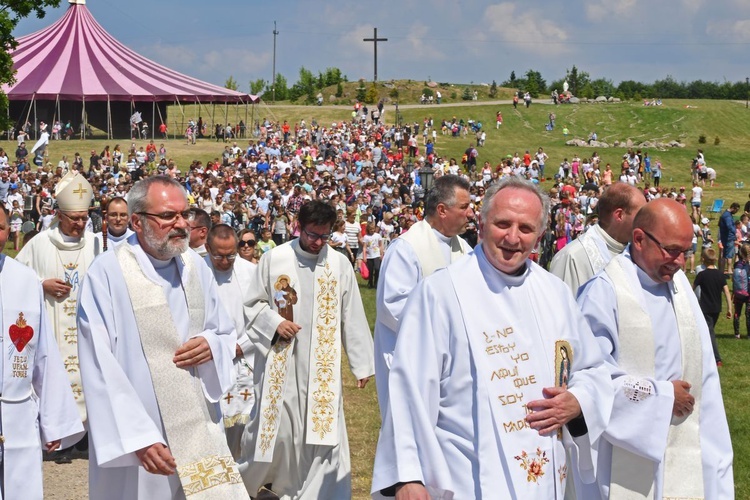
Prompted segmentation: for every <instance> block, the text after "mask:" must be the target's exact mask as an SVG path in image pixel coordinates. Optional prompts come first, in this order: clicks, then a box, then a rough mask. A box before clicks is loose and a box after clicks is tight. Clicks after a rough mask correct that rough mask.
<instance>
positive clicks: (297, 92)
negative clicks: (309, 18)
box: [224, 66, 348, 102]
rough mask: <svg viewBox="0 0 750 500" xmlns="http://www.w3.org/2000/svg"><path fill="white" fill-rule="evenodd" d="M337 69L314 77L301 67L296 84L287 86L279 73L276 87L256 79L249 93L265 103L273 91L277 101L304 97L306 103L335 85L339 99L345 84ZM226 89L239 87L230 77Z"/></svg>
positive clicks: (328, 70)
mask: <svg viewBox="0 0 750 500" xmlns="http://www.w3.org/2000/svg"><path fill="white" fill-rule="evenodd" d="M347 81H348V80H347V78H346V75H344V74H343V73H342V72H341V70H340V69H339V68H326V70H325V71H323V72H318V75H317V76H316V75H314V74H313V72H312V71H310V70H309V69H307V68H305V67H304V66H302V67H301V68H300V70H299V79H298V80H297V83H295V84H294V85H292V86H291V87H290V86H289V83H288V82H287V79H286V77H284V75H282V74H281V73H277V74H276V85H275V86H272V85H271V82H270V81H269V80H265V79H263V78H258V79H257V80H253V81H251V82H250V93H251V94H253V95H258V94H263V95H264V96H265V99H266V100H267V101H269V100H271V95H272V94H273V92H274V90H275V92H276V100H277V101H286V100H287V99H288V100H290V101H296V100H298V99H299V98H300V97H305V99H306V101H308V102H312V101H314V100H315V96H316V95H317V94H318V92H320V91H321V90H322V89H324V88H325V87H330V86H331V85H336V86H337V87H338V90H337V96H338V97H341V94H342V93H343V88H342V83H344V82H347ZM224 86H225V87H226V88H228V89H232V90H238V87H239V85H238V84H237V82H236V81H235V79H234V78H233V77H232V76H230V77H229V79H227V81H226V82H225V83H224Z"/></svg>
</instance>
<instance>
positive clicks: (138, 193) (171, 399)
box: [78, 176, 247, 499]
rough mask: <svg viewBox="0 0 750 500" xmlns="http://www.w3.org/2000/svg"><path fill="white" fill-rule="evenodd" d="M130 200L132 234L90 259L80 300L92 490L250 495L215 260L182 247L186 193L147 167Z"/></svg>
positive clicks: (127, 495) (95, 495) (135, 494)
mask: <svg viewBox="0 0 750 500" xmlns="http://www.w3.org/2000/svg"><path fill="white" fill-rule="evenodd" d="M128 210H129V213H130V222H131V225H132V226H133V229H134V231H135V234H134V235H133V236H131V237H130V238H128V239H127V241H125V242H124V243H122V244H121V245H119V246H118V247H117V248H116V249H115V250H114V251H111V252H107V253H105V254H102V255H101V256H100V257H99V258H98V259H97V260H96V262H95V263H94V264H93V265H92V266H91V269H90V273H89V274H88V275H87V276H86V280H85V281H84V284H83V287H82V289H81V299H80V305H79V308H78V327H79V330H80V340H79V347H78V349H79V353H80V358H81V373H82V375H83V388H84V392H85V394H86V396H87V398H88V400H87V409H88V413H89V416H90V418H89V432H90V433H91V441H92V446H91V453H90V458H89V496H90V498H92V499H104V498H106V499H111V498H119V499H143V498H184V497H185V495H186V494H187V493H197V492H201V491H204V490H207V489H210V491H209V492H206V493H205V496H206V497H207V498H208V497H211V498H231V499H240V498H247V492H246V490H245V488H244V486H243V485H242V480H241V478H240V475H239V472H238V470H237V466H236V464H235V463H234V460H233V459H232V456H231V454H230V451H229V448H228V447H227V443H226V439H225V437H224V432H223V422H222V419H221V411H220V409H219V407H218V406H219V405H218V401H219V398H221V397H222V396H223V395H224V394H225V393H226V391H227V390H228V389H229V388H230V387H231V386H232V383H233V382H234V378H233V372H232V359H233V358H234V354H235V346H236V343H237V337H236V334H235V329H234V325H233V324H232V321H231V319H230V318H229V317H228V316H227V314H226V313H225V312H224V310H223V309H222V308H221V306H220V304H219V294H218V290H217V288H216V282H215V281H214V278H213V275H212V274H211V271H210V270H209V269H208V267H207V266H206V264H205V262H203V260H202V259H201V258H200V256H199V255H198V254H196V253H195V252H193V251H190V250H189V249H188V222H187V218H188V217H189V213H190V212H189V211H188V205H187V194H186V192H185V190H184V189H183V187H182V186H181V185H180V184H179V183H177V182H176V181H174V180H172V179H170V178H168V177H163V176H155V177H149V178H147V179H144V180H142V181H139V182H138V183H136V184H135V185H134V186H133V188H132V189H131V191H130V195H129V207H128ZM207 410H208V411H207ZM206 479H208V480H206Z"/></svg>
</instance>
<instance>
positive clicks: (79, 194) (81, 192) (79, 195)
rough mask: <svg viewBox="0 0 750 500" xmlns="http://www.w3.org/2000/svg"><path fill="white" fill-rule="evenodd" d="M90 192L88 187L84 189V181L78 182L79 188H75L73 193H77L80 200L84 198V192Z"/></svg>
mask: <svg viewBox="0 0 750 500" xmlns="http://www.w3.org/2000/svg"><path fill="white" fill-rule="evenodd" d="M88 192H89V190H88V189H83V183H81V182H79V183H78V189H74V190H73V194H77V195H78V199H79V200H82V199H83V193H88Z"/></svg>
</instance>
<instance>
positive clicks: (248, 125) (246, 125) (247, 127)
mask: <svg viewBox="0 0 750 500" xmlns="http://www.w3.org/2000/svg"><path fill="white" fill-rule="evenodd" d="M248 130H250V124H249V123H247V101H245V131H248ZM246 137H248V136H246Z"/></svg>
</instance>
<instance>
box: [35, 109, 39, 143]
mask: <svg viewBox="0 0 750 500" xmlns="http://www.w3.org/2000/svg"><path fill="white" fill-rule="evenodd" d="M38 124H39V122H38V121H37V117H36V99H34V140H35V141H37V140H39V137H38V136H39V126H38Z"/></svg>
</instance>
